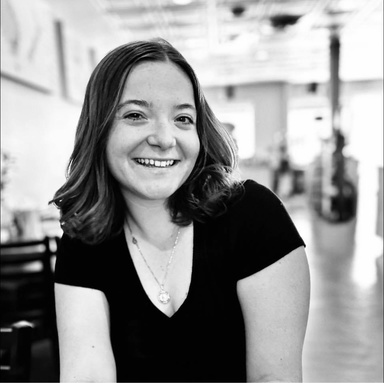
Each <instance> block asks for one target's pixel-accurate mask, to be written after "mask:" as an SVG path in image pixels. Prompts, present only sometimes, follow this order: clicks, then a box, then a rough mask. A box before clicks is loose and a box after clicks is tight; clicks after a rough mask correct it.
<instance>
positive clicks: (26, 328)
mask: <svg viewBox="0 0 384 383" xmlns="http://www.w3.org/2000/svg"><path fill="white" fill-rule="evenodd" d="M0 330H1V331H0V381H1V382H27V381H29V377H30V370H31V342H32V332H33V325H32V324H31V323H29V322H26V321H19V322H16V323H14V324H12V325H11V326H9V327H1V329H0Z"/></svg>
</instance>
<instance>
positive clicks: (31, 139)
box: [1, 77, 80, 210]
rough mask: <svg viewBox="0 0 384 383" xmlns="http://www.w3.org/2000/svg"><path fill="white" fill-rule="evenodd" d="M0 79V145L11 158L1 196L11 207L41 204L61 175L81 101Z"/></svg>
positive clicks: (59, 184)
mask: <svg viewBox="0 0 384 383" xmlns="http://www.w3.org/2000/svg"><path fill="white" fill-rule="evenodd" d="M1 80H2V85H1V87H2V97H1V148H2V150H4V151H6V152H8V153H10V155H11V156H12V159H13V162H12V164H11V169H10V173H9V177H8V178H9V182H8V184H7V185H6V188H5V190H4V193H3V196H2V197H3V200H4V201H6V205H7V206H8V207H10V208H12V209H18V210H19V209H20V210H22V209H38V210H41V209H45V208H46V207H47V203H48V201H49V200H50V199H51V198H52V196H53V193H54V192H55V191H56V190H57V189H58V187H60V186H61V185H62V184H63V182H64V181H65V168H66V165H67V162H68V159H69V156H70V153H71V150H72V146H73V139H74V134H75V129H76V124H77V119H78V117H79V114H80V106H79V105H75V104H71V103H69V102H67V101H65V100H64V99H62V98H61V97H60V96H59V95H56V94H48V93H43V92H40V91H37V90H35V89H33V88H30V87H28V86H25V85H22V84H19V83H17V82H14V81H12V80H9V79H7V78H4V77H2V78H1Z"/></svg>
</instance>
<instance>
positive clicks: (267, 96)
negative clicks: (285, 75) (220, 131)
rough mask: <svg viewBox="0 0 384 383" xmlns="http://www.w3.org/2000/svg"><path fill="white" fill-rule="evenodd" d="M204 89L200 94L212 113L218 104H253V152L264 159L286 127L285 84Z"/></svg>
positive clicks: (256, 84) (268, 83)
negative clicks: (277, 134)
mask: <svg viewBox="0 0 384 383" xmlns="http://www.w3.org/2000/svg"><path fill="white" fill-rule="evenodd" d="M230 92H231V94H230V97H228V88H225V87H212V88H205V89H204V93H205V95H206V98H207V100H208V102H209V103H210V105H211V106H212V108H213V110H215V105H217V104H220V103H231V102H233V103H238V102H248V103H251V104H252V105H253V108H254V114H255V116H254V117H255V118H254V121H255V127H254V129H255V132H256V133H255V153H256V157H261V158H265V157H268V156H269V154H270V151H271V149H272V146H273V143H274V142H273V141H274V137H275V135H276V133H277V132H285V131H286V128H287V94H288V84H286V83H284V82H265V83H254V84H247V85H238V86H234V87H233V88H231V91H230Z"/></svg>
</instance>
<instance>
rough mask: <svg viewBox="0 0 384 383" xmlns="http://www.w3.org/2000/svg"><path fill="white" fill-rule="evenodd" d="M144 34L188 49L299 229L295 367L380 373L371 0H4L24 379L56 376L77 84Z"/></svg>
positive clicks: (7, 318) (377, 93)
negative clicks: (302, 330)
mask: <svg viewBox="0 0 384 383" xmlns="http://www.w3.org/2000/svg"><path fill="white" fill-rule="evenodd" d="M152 37H162V38H165V39H167V40H168V41H170V42H171V43H172V44H173V45H174V46H175V47H176V48H177V49H179V50H180V51H181V52H182V54H183V55H184V56H185V57H186V58H187V60H188V61H189V62H190V63H191V65H192V67H193V68H194V69H195V71H196V73H197V76H198V78H199V79H200V82H201V84H202V87H203V89H204V92H205V95H206V97H207V100H208V102H209V104H210V105H211V107H212V108H213V110H214V112H215V113H216V115H217V116H218V118H219V119H220V120H221V121H222V122H223V123H224V124H225V126H226V127H227V128H228V130H229V131H230V132H231V134H232V135H233V137H234V139H235V140H236V143H237V146H238V149H239V159H240V166H239V171H238V175H239V177H240V178H243V179H244V178H251V179H254V180H256V181H258V182H260V183H262V184H264V185H266V186H268V187H269V188H271V189H272V190H274V191H275V193H277V194H278V195H279V197H280V198H281V199H282V200H283V202H284V203H285V205H286V207H287V209H288V211H289V212H290V214H291V216H292V218H293V220H294V222H295V224H296V226H297V227H298V229H299V231H300V232H301V234H302V236H303V238H304V240H305V242H306V244H307V253H308V258H309V263H310V267H311V274H312V302H311V310H310V317H309V323H308V331H307V338H306V343H305V349H304V379H305V380H306V381H309V382H382V381H383V363H382V359H383V322H382V318H383V311H382V309H383V305H382V277H383V266H382V265H383V107H382V105H383V3H382V1H381V0H1V248H2V254H1V264H2V274H4V275H5V276H4V275H2V277H4V278H2V282H1V297H0V298H1V305H2V308H1V311H2V314H1V318H2V319H1V322H2V323H1V324H2V326H3V325H4V326H5V325H7V326H9V325H11V324H12V323H14V322H16V321H18V320H20V319H21V320H28V322H29V323H31V324H32V325H33V332H32V336H31V337H30V342H29V343H30V344H31V350H32V354H31V359H30V360H27V365H28V366H27V367H29V370H30V376H29V379H31V381H57V371H58V369H57V341H56V339H55V335H54V312H53V311H52V297H51V296H50V293H49V291H50V290H49V286H51V283H52V279H51V275H52V270H53V268H54V258H55V249H56V247H57V238H59V237H60V236H61V229H60V225H59V223H58V218H59V213H58V211H57V210H56V209H55V208H54V207H53V206H48V201H49V200H50V199H51V198H52V196H53V194H54V192H55V191H56V190H57V189H58V188H59V187H60V186H61V185H62V184H63V182H64V181H65V170H66V165H67V161H68V159H69V156H70V154H71V151H72V146H73V142H74V135H75V130H76V125H77V120H78V118H79V114H80V110H81V105H82V100H83V97H84V92H85V86H86V83H87V81H88V78H89V76H90V74H91V72H92V70H93V68H94V67H95V65H96V64H97V63H98V61H99V60H100V59H101V58H102V57H103V56H104V55H105V54H106V53H107V52H108V51H110V50H111V49H113V48H114V47H116V46H117V45H120V44H123V43H126V42H129V41H133V40H137V39H147V38H152ZM44 238H46V240H45V242H44V241H43V239H44ZM20 243H21V244H24V245H25V246H24V247H23V248H22V250H20V249H17V245H20ZM27 245H28V246H27ZM37 253H39V254H40V255H39V256H38V257H37V256H36V254H37ZM31 254H32V255H31ZM42 254H43V255H42ZM28 262H29V263H28ZM27 263H28V264H27ZM39 263H40V264H39ZM8 269H9V270H10V271H8ZM36 272H39V273H40V274H41V275H40V276H39V277H36V275H35V274H36ZM33 273H35V274H34V276H32V274H33ZM33 278H40V279H39V283H40V286H41V282H43V284H42V285H43V286H45V287H44V288H45V289H46V290H44V291H45V292H44V294H45V295H44V294H43V293H42V291H43V290H42V288H41V287H38V283H37V282H36V281H38V279H33ZM32 280H33V281H34V282H33V283H34V285H33V283H32ZM32 286H35V287H32ZM47 286H48V287H47ZM44 288H43V289H44ZM34 289H35V290H34ZM39 289H40V290H39ZM32 291H34V294H35V295H34V296H35V297H36V296H39V297H40V298H41V299H42V301H43V303H42V302H41V301H40V303H36V306H34V304H33V303H31V302H32V300H30V299H29V298H28V299H27V298H26V297H27V294H28V293H31V292H32ZM31 299H32V298H31ZM41 299H40V300H41ZM25 301H28V302H29V304H26V302H25ZM36 302H37V301H36ZM39 304H40V305H41V306H39V310H37V308H38V305H39ZM31 312H32V313H31ZM8 314H9V315H8ZM42 318H44V319H42ZM39 328H40V330H39ZM48 329H50V330H49V331H48ZM2 349H3V347H2ZM5 354H6V351H4V352H3V350H2V364H3V355H5ZM8 359H12V358H10V357H8ZM27 359H28V358H27ZM2 369H3V368H2ZM10 379H11V378H10ZM14 379H16V378H14Z"/></svg>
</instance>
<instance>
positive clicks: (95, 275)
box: [55, 234, 105, 290]
mask: <svg viewBox="0 0 384 383" xmlns="http://www.w3.org/2000/svg"><path fill="white" fill-rule="evenodd" d="M101 255H102V252H101V251H100V247H99V246H92V245H87V244H85V243H83V242H81V241H80V240H78V239H74V238H71V237H69V236H68V235H66V234H64V235H63V237H62V238H61V240H60V243H59V247H58V251H57V259H56V265H55V282H57V283H62V284H65V285H72V286H79V287H88V288H92V289H97V290H104V286H103V280H104V279H105V276H103V268H102V259H101Z"/></svg>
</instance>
